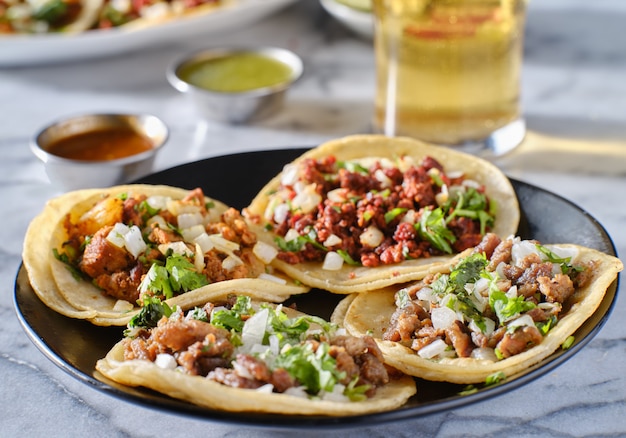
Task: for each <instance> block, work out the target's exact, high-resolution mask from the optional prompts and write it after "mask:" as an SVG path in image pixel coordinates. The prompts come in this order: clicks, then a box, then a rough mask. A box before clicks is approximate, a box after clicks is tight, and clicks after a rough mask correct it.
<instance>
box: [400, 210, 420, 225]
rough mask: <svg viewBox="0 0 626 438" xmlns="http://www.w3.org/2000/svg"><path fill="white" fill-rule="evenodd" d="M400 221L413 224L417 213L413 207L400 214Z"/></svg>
mask: <svg viewBox="0 0 626 438" xmlns="http://www.w3.org/2000/svg"><path fill="white" fill-rule="evenodd" d="M400 222H401V223H407V224H414V223H415V222H417V213H415V210H413V209H411V210H407V211H406V213H404V216H402V219H400Z"/></svg>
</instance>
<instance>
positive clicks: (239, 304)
mask: <svg viewBox="0 0 626 438" xmlns="http://www.w3.org/2000/svg"><path fill="white" fill-rule="evenodd" d="M252 312H253V310H252V300H251V299H250V297H248V296H244V295H240V296H238V297H237V301H236V302H235V304H234V305H233V307H231V308H230V309H219V310H216V311H214V312H213V313H212V314H211V324H213V325H214V326H216V327H222V328H225V329H226V330H231V331H233V330H234V331H235V332H237V333H241V331H242V330H243V324H244V320H243V316H244V315H245V316H249V315H251V314H252Z"/></svg>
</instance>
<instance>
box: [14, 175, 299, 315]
mask: <svg viewBox="0 0 626 438" xmlns="http://www.w3.org/2000/svg"><path fill="white" fill-rule="evenodd" d="M83 194H87V195H83ZM42 221H43V222H46V226H47V231H48V232H50V231H51V232H50V233H49V234H43V233H41V230H40V229H39V226H38V224H39V223H41V222H42ZM50 224H52V225H50ZM46 252H47V255H46ZM24 253H25V260H27V261H28V262H27V263H26V267H27V270H28V272H29V276H30V277H31V278H32V279H33V280H32V283H33V284H34V285H42V282H47V283H46V284H45V285H42V287H35V289H36V290H37V292H38V294H39V295H40V296H43V298H42V301H44V302H50V301H51V300H52V299H53V298H51V297H55V298H54V299H55V300H56V301H59V302H61V298H62V302H65V303H67V304H69V306H70V307H71V308H73V309H74V311H73V312H66V313H64V312H61V313H64V314H66V315H67V316H71V317H78V316H77V315H84V316H86V318H87V319H90V320H91V321H92V322H93V323H95V324H98V325H125V324H126V323H127V322H128V320H129V319H130V317H132V315H133V314H134V313H136V312H137V311H138V310H139V308H140V306H141V303H142V302H143V301H144V299H145V298H146V297H151V296H156V297H158V298H159V299H162V300H169V302H170V303H171V304H172V305H180V306H181V307H183V308H188V307H191V306H194V305H196V304H198V303H200V302H205V301H206V300H207V299H209V298H220V297H222V298H223V297H225V296H226V295H227V294H229V293H232V292H235V291H237V292H239V293H248V294H251V295H252V296H255V297H257V298H258V299H264V300H267V301H283V300H284V299H286V298H287V297H289V296H290V295H293V294H298V293H303V292H306V291H307V290H308V288H306V287H302V286H299V285H296V284H295V283H294V282H293V281H292V280H291V279H289V278H287V277H285V276H284V275H281V274H279V273H275V272H273V269H271V268H269V267H268V263H269V261H270V260H271V258H272V257H273V256H274V254H275V251H274V249H273V248H271V247H270V246H268V245H267V244H264V243H263V242H257V239H256V236H255V234H254V233H253V232H251V231H250V230H249V228H248V226H247V225H246V223H245V221H244V220H243V219H242V218H241V216H240V214H239V212H238V211H237V210H235V209H233V208H229V207H228V206H226V205H225V204H223V203H221V202H219V201H216V200H214V199H210V198H207V197H205V196H204V194H203V193H202V191H201V190H200V189H194V190H191V191H187V190H183V189H179V188H174V187H168V186H151V185H127V186H117V187H113V188H109V189H102V190H90V191H79V192H78V193H77V194H75V195H64V196H62V197H61V199H59V200H56V201H53V202H51V203H49V204H48V206H47V207H46V208H45V209H44V212H43V213H42V215H41V219H40V220H36V221H34V223H33V224H32V225H31V226H30V227H29V229H28V231H27V237H26V239H25V246H24ZM35 259H38V260H37V261H35V262H33V260H35ZM44 261H47V263H48V265H49V267H46V266H45V265H46V262H44ZM37 263H38V264H39V266H38V267H39V269H37V266H36V265H37ZM47 269H49V271H50V273H51V274H52V278H53V279H54V281H53V282H51V281H50V280H49V279H48V280H42V279H41V276H42V275H44V274H43V273H44V272H45V271H46V270H47ZM44 286H45V287H44ZM56 307H57V308H56V309H55V310H58V311H60V310H61V309H60V308H59V307H60V306H56ZM94 312H95V314H94Z"/></svg>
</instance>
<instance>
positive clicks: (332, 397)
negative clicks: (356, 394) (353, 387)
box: [322, 383, 350, 403]
mask: <svg viewBox="0 0 626 438" xmlns="http://www.w3.org/2000/svg"><path fill="white" fill-rule="evenodd" d="M345 390H346V387H345V386H344V385H342V384H341V383H337V384H335V386H333V390H332V391H330V392H325V393H324V394H322V400H326V401H332V402H339V403H347V402H349V401H350V399H349V398H348V397H346V396H345V395H343V392H344V391H345Z"/></svg>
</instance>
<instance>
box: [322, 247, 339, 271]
mask: <svg viewBox="0 0 626 438" xmlns="http://www.w3.org/2000/svg"><path fill="white" fill-rule="evenodd" d="M342 266H343V258H341V256H340V255H339V254H337V253H336V252H335V251H328V252H327V253H326V256H325V257H324V264H323V265H322V269H325V270H327V271H338V270H339V269H341V267H342Z"/></svg>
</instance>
